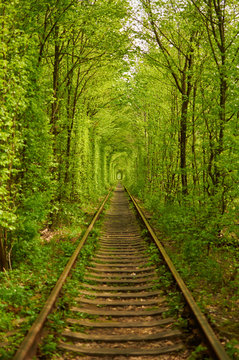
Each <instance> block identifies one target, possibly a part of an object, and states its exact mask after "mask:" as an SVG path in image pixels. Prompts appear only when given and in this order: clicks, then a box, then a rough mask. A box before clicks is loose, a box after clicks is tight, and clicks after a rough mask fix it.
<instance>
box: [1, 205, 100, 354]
mask: <svg viewBox="0 0 239 360" xmlns="http://www.w3.org/2000/svg"><path fill="white" fill-rule="evenodd" d="M75 210H76V209H75ZM94 211H95V209H94V208H93V207H91V208H90V207H89V206H88V212H85V213H83V212H82V210H78V211H75V212H74V216H73V213H72V212H71V218H70V219H69V218H68V220H67V223H68V226H61V227H60V228H59V230H55V231H46V230H47V229H45V231H43V234H42V236H41V237H40V235H38V236H37V237H35V238H33V239H32V240H31V241H27V242H25V243H24V242H22V243H21V246H18V247H17V251H16V253H15V254H14V262H13V263H12V267H13V268H12V269H10V270H8V271H5V272H2V273H0V283H1V285H0V359H3V360H7V359H11V358H12V356H13V354H14V353H15V351H16V349H17V348H18V347H19V345H20V343H21V342H22V340H23V337H24V335H25V334H26V332H27V331H28V329H29V328H30V326H31V324H32V323H33V322H34V320H35V318H36V316H37V315H38V313H39V312H40V310H41V309H42V306H43V304H44V301H45V300H46V299H47V297H48V296H49V294H50V292H51V290H52V289H53V287H54V285H55V284H56V281H57V280H58V277H59V275H60V274H61V272H62V270H63V269H64V267H65V265H66V264H67V262H68V260H69V258H70V256H71V255H72V254H73V252H74V250H75V248H76V246H77V245H78V242H79V238H80V237H81V234H82V233H83V232H84V230H85V229H86V225H87V224H88V223H89V219H90V218H92V214H93V213H94ZM68 215H69V214H68ZM62 219H63V217H62ZM64 219H65V220H66V216H65V217H64ZM65 222H66V221H65ZM97 234H98V230H97V227H96V229H94V230H93V231H92V232H91V234H90V236H89V240H87V243H86V247H85V249H84V250H83V251H82V252H81V254H80V262H79V264H78V265H77V269H75V270H73V274H74V275H73V277H72V279H71V280H70V283H69V285H67V286H68V290H69V289H70V290H71V291H73V289H74V284H75V281H78V282H79V280H80V279H81V278H82V276H83V274H84V267H85V264H86V263H87V259H88V258H89V256H90V254H91V253H92V251H93V248H94V247H95V246H96V243H97V241H96V238H97ZM76 279H77V280H76ZM59 306H60V307H61V306H62V307H64V306H63V305H59ZM51 316H53V317H54V315H51ZM50 318H51V317H50ZM54 324H55V326H58V325H59V324H58V322H57V321H55V320H54ZM52 346H53V345H52V342H51V339H48V338H47V345H46V348H44V346H43V347H42V355H44V356H45V359H47V354H48V352H49V351H50V350H49V348H52ZM44 356H43V357H44Z"/></svg>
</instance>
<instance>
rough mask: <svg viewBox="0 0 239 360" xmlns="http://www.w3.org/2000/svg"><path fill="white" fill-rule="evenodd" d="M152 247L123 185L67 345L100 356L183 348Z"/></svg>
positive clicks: (156, 353)
mask: <svg viewBox="0 0 239 360" xmlns="http://www.w3.org/2000/svg"><path fill="white" fill-rule="evenodd" d="M146 249H147V246H146V244H145V242H144V240H143V238H142V236H141V230H140V227H139V224H138V223H137V220H136V217H135V215H134V213H133V211H132V210H131V209H130V207H129V202H128V198H127V196H126V194H125V192H124V190H123V188H122V187H120V186H118V187H117V188H116V191H115V192H114V195H113V197H112V199H111V204H110V207H109V209H108V210H107V212H106V215H105V220H104V225H103V229H102V234H101V237H100V239H99V248H98V250H97V251H96V253H95V255H94V256H93V259H92V261H91V264H90V265H89V266H88V268H87V271H86V273H85V277H84V281H83V283H82V284H80V288H79V294H78V296H77V297H76V299H75V300H76V304H77V305H75V306H74V307H72V308H71V316H70V318H68V319H67V324H68V327H67V329H65V330H64V332H63V333H62V335H63V338H64V341H62V342H61V343H60V344H59V347H60V348H61V349H63V350H64V351H69V352H74V353H78V354H85V355H84V359H94V360H95V359H98V358H99V359H102V356H103V358H104V356H105V357H106V358H107V359H114V357H115V356H119V355H121V356H124V355H125V356H126V357H128V356H130V355H132V356H134V357H135V356H136V357H137V356H138V357H139V358H140V357H141V356H156V358H157V356H159V355H161V354H170V353H174V352H178V351H180V350H181V349H183V342H182V339H181V338H182V335H181V333H180V331H179V330H177V329H176V328H175V322H176V319H174V318H172V317H168V316H166V314H165V313H166V311H167V310H168V306H167V302H166V299H165V297H164V296H163V294H162V292H161V291H160V290H159V289H158V287H157V284H159V281H160V279H159V278H158V276H157V273H156V269H155V266H152V264H150V259H149V256H148V254H147V252H146Z"/></svg>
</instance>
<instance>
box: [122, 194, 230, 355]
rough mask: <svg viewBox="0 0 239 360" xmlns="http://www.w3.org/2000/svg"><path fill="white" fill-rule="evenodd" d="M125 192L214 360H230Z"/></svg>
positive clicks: (154, 235)
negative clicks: (178, 289)
mask: <svg viewBox="0 0 239 360" xmlns="http://www.w3.org/2000/svg"><path fill="white" fill-rule="evenodd" d="M125 190H126V192H127V193H128V195H129V197H130V199H131V201H132V202H133V204H134V206H135V208H136V210H137V212H138V214H139V215H140V217H141V219H142V221H143V223H144V225H145V226H146V227H147V230H148V232H149V233H150V236H151V237H152V239H153V240H154V242H155V244H156V245H157V247H158V249H159V251H160V253H161V255H162V257H163V259H164V261H165V263H166V264H167V266H168V268H169V270H170V272H171V273H172V275H173V277H174V279H175V281H176V283H177V285H178V287H179V288H180V290H181V292H182V293H183V296H184V298H185V300H186V303H187V304H188V306H189V308H190V309H191V312H192V314H193V317H194V318H195V320H196V323H197V324H198V327H199V328H200V330H201V332H202V334H203V336H204V338H205V341H206V343H207V345H208V347H209V349H210V351H211V353H212V355H213V358H214V359H217V360H230V358H229V356H228V355H227V353H226V351H225V349H224V347H223V346H222V344H221V343H220V341H219V340H218V338H217V337H216V335H215V333H214V331H213V329H212V328H211V326H210V324H209V323H208V321H207V319H206V317H205V315H204V314H203V313H202V312H201V310H200V308H199V307H198V305H197V304H196V302H195V300H194V298H193V296H192V294H191V292H190V291H189V289H188V288H187V286H186V285H185V283H184V281H183V279H182V278H181V276H180V275H179V273H178V271H177V270H176V268H175V266H174V265H173V263H172V261H171V259H170V258H169V256H168V254H167V252H166V251H165V249H164V247H163V245H162V244H161V243H160V241H159V239H158V238H157V236H156V234H155V232H154V230H153V229H152V227H151V226H150V224H149V222H148V221H147V219H146V217H145V215H144V213H143V211H142V209H141V208H140V207H139V205H138V204H137V202H136V201H135V199H134V197H133V196H132V195H131V194H130V192H129V191H128V190H127V189H126V188H125Z"/></svg>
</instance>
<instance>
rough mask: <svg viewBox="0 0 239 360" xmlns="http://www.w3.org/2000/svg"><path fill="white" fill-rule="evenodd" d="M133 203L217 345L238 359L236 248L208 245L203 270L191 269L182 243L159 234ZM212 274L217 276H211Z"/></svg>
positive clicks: (154, 222)
mask: <svg viewBox="0 0 239 360" xmlns="http://www.w3.org/2000/svg"><path fill="white" fill-rule="evenodd" d="M137 201H138V203H139V204H140V206H141V207H142V209H143V211H144V213H145V215H146V217H147V219H148V221H149V223H150V225H151V226H152V227H153V229H154V231H155V233H156V235H157V237H158V239H159V240H160V241H161V243H162V244H163V246H164V248H165V249H166V251H167V253H168V254H169V256H170V257H171V259H172V261H173V263H174V265H175V267H176V269H177V270H178V271H179V273H180V274H181V276H182V278H183V280H184V281H185V283H186V285H187V286H188V287H189V289H190V290H191V291H192V293H193V296H194V298H195V300H196V302H197V303H198V305H199V306H200V308H201V310H202V311H203V312H204V314H205V315H206V316H207V318H208V320H209V322H210V324H211V326H212V327H213V329H214V331H215V332H216V334H217V336H218V338H219V339H220V341H221V343H222V344H223V345H224V346H225V347H226V349H227V352H228V353H229V355H230V356H231V358H232V359H239V271H238V268H237V267H236V266H233V264H235V263H236V260H235V259H236V258H237V256H238V253H237V252H238V249H235V248H232V247H230V246H222V247H216V246H215V247H213V246H211V247H210V251H209V252H208V254H207V257H205V258H204V265H203V267H201V264H200V263H199V264H197V265H198V266H197V267H196V270H195V264H193V265H192V264H191V263H190V260H188V259H185V257H184V255H183V251H182V244H180V243H177V241H176V240H175V239H173V237H171V236H170V235H168V234H165V233H163V232H162V230H161V228H160V224H159V222H158V218H157V215H156V214H153V213H152V212H151V211H150V209H149V208H148V207H146V206H145V204H144V203H143V202H142V201H141V200H137ZM238 242H239V239H238ZM233 260H234V261H233ZM214 265H215V267H214V270H213V266H214ZM200 267H201V271H200ZM212 271H215V272H217V274H215V276H211V275H212V274H211V272H212ZM214 279H215V281H214Z"/></svg>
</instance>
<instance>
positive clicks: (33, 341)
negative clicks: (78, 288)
mask: <svg viewBox="0 0 239 360" xmlns="http://www.w3.org/2000/svg"><path fill="white" fill-rule="evenodd" d="M110 194H111V190H110V191H109V193H108V195H107V196H106V197H105V199H104V200H103V202H102V204H101V206H100V207H99V209H98V211H97V213H96V214H95V216H94V218H93V220H92V222H91V223H90V225H89V227H88V228H87V230H86V232H85V234H84V236H83V237H82V239H81V240H80V242H79V245H78V246H77V248H76V250H75V251H74V253H73V255H72V256H71V258H70V259H69V261H68V263H67V265H66V267H65V269H64V270H63V272H62V274H61V275H60V277H59V279H58V281H57V283H56V285H55V287H54V288H53V290H52V292H51V294H50V296H49V297H48V299H47V301H46V303H45V305H44V307H43V308H42V310H41V312H40V314H39V315H38V317H37V318H36V320H35V321H34V323H33V324H32V326H31V328H30V330H29V331H28V333H27V336H26V337H25V338H24V340H23V342H22V344H21V346H20V347H19V349H18V350H17V352H16V354H15V356H14V357H13V360H28V359H31V358H32V356H33V355H34V352H35V351H36V347H37V344H38V341H39V339H40V334H41V330H42V328H43V326H44V324H45V322H46V320H47V317H48V315H49V314H50V312H51V311H52V309H53V307H54V305H55V302H56V300H57V298H58V296H59V294H60V291H61V289H62V286H63V285H64V283H65V281H66V279H67V277H68V275H69V273H70V271H71V269H72V267H73V266H74V264H75V262H76V259H77V257H78V255H79V253H80V251H81V249H82V246H83V245H84V243H85V241H86V239H87V237H88V236H89V234H90V232H91V230H92V228H93V226H94V224H95V222H96V220H97V219H98V217H99V215H100V214H101V212H102V210H103V208H104V206H105V203H106V201H107V200H108V198H109V196H110Z"/></svg>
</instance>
